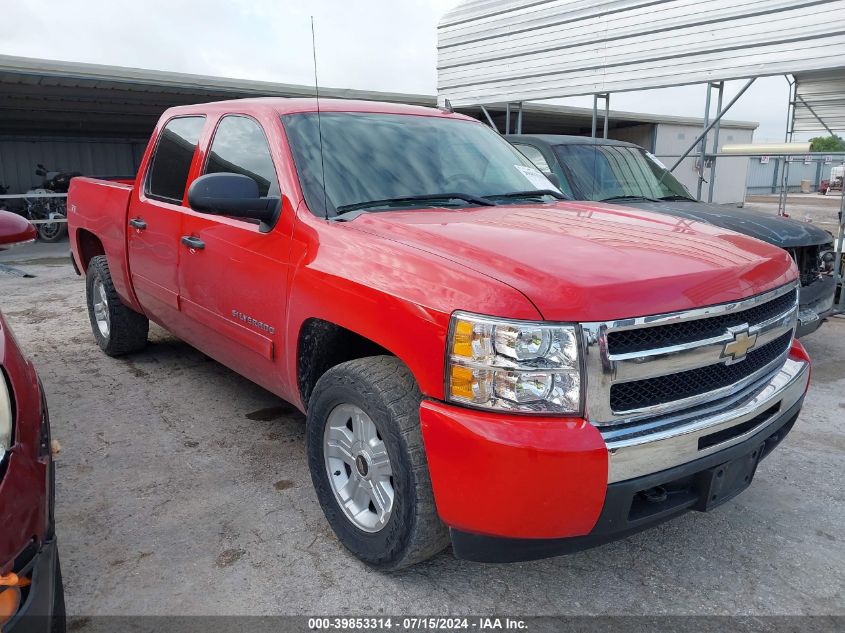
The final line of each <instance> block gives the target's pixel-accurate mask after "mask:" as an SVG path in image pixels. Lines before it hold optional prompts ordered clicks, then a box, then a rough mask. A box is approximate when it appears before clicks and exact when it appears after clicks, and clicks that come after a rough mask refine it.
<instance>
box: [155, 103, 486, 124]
mask: <svg viewBox="0 0 845 633" xmlns="http://www.w3.org/2000/svg"><path fill="white" fill-rule="evenodd" d="M319 109H320V111H321V112H372V113H379V114H409V115H416V116H436V117H447V118H456V119H465V120H467V121H476V119H473V118H472V117H468V116H464V115H463V114H456V113H451V112H447V111H444V110H438V109H437V108H427V107H424V106H415V105H406V104H402V103H387V102H384V101H360V100H355V99H320V108H319ZM267 111H271V112H275V113H276V114H279V115H284V114H294V113H297V112H316V111H317V99H314V98H293V99H289V98H285V97H258V98H250V99H231V100H228V101H212V102H209V103H198V104H192V105H184V106H176V107H173V108H169V109H168V110H167V111H166V113H165V114H167V115H168V116H172V115H173V114H211V113H221V112H240V113H243V114H249V113H257V112H267Z"/></svg>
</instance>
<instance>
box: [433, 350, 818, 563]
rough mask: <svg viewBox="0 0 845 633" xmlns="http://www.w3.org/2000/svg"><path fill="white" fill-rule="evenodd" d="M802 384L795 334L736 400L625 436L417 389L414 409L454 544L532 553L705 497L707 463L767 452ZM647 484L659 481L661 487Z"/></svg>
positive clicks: (488, 557)
mask: <svg viewBox="0 0 845 633" xmlns="http://www.w3.org/2000/svg"><path fill="white" fill-rule="evenodd" d="M808 384H809V363H808V362H807V359H806V355H805V354H804V352H803V349H802V348H801V347H800V344H797V343H796V344H795V346H794V347H793V353H792V354H791V355H790V358H789V359H788V360H787V361H786V363H785V365H784V366H783V368H782V369H781V370H780V371H779V372H777V374H776V375H774V376H772V377H770V378H769V379H768V382H766V383H765V384H764V385H762V386H760V387H758V388H755V389H754V391H753V393H750V394H747V395H746V396H745V397H743V399H742V400H739V401H736V402H732V403H731V405H730V406H728V407H727V408H725V407H722V408H715V407H714V410H708V409H707V408H706V407H702V408H701V410H700V412H699V413H698V414H693V415H687V416H686V418H685V419H683V420H682V421H681V422H680V423H677V424H674V425H672V426H670V427H667V428H661V429H658V430H656V431H653V432H649V433H647V434H636V433H633V434H629V435H628V436H626V435H625V433H619V432H611V433H608V432H605V434H604V435H602V433H601V432H599V430H598V429H597V428H596V427H594V426H593V425H591V424H589V423H588V422H587V421H586V420H582V419H561V418H532V417H526V416H521V417H520V416H504V415H500V414H491V413H486V412H478V411H470V410H467V409H461V408H459V407H452V406H449V405H446V404H443V403H439V402H432V401H426V402H424V403H423V405H422V407H421V410H420V421H421V425H422V430H423V438H424V441H425V445H426V453H427V456H428V461H429V470H430V473H431V480H432V487H433V489H434V496H435V502H436V504H437V509H438V512H439V514H440V517H441V519H442V520H443V521H444V522H445V523H446V525H448V526H449V528H450V530H451V534H452V545H453V549H454V552H455V555H456V556H458V557H459V558H467V559H470V560H480V561H502V562H504V561H515V560H529V559H534V558H541V557H544V556H551V555H556V554H562V553H566V552H570V551H576V550H580V549H584V548H586V547H592V546H594V545H598V544H601V543H605V542H607V541H610V540H613V539H616V538H620V537H624V536H626V535H628V534H631V533H634V532H637V531H639V530H642V529H645V528H647V527H649V526H651V525H655V524H657V523H660V522H662V521H665V520H667V519H669V518H672V517H674V516H677V515H678V514H681V513H683V512H686V511H688V510H691V509H701V510H706V509H709V508H710V507H713V506H714V505H715V504H714V503H713V502H712V501H713V500H710V501H708V502H706V503H705V501H704V499H709V496H710V495H709V494H708V493H709V492H710V491H711V489H712V487H713V485H714V484H713V481H712V478H713V476H714V475H713V472H714V471H712V469H714V468H715V467H717V466H719V465H724V464H726V463H727V462H730V461H732V460H734V459H737V458H739V457H741V456H744V455H750V454H752V453H754V452H756V453H757V454H758V455H760V457H762V456H763V455H766V454H768V453H769V452H770V451H771V450H772V449H773V448H774V446H775V445H777V443H779V442H780V441H781V440H782V439H783V437H784V436H785V435H786V433H787V432H788V430H789V429H790V428H791V427H792V425H793V424H794V422H795V419H796V418H797V416H798V412H799V411H800V409H801V405H802V403H803V399H804V394H805V392H806V389H807V386H808ZM758 459H759V458H758V457H757V456H755V457H754V460H755V461H754V466H755V467H756V460H758ZM752 474H753V470H752ZM749 482H750V480H749ZM743 487H744V486H742V485H740V486H739V487H738V488H736V490H735V491H734V494H735V493H736V492H739V490H741V489H742V488H743ZM656 488H660V489H661V490H664V491H668V492H667V494H666V498H665V499H663V498H662V497H663V495H662V493H661V494H655V493H654V492H653V490H652V489H656ZM730 496H732V495H729V496H728V497H726V498H725V499H720V501H724V500H727V498H729V497H730ZM655 499H657V500H656V501H655Z"/></svg>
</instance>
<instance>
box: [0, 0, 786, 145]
mask: <svg viewBox="0 0 845 633" xmlns="http://www.w3.org/2000/svg"><path fill="white" fill-rule="evenodd" d="M3 4H4V6H3V33H2V36H0V54H6V55H20V56H24V57H38V58H44V59H55V60H62V61H75V62H91V63H98V64H107V65H114V66H132V67H136V68H149V69H154V70H169V71H177V72H187V73H197V74H204V75H216V76H221V77H236V78H242V79H260V80H265V81H277V82H281V83H294V84H312V83H314V66H313V59H312V55H311V53H312V49H311V21H310V16H312V15H313V16H314V22H315V25H316V42H317V69H318V77H319V83H320V85H321V86H328V87H335V88H358V89H368V90H385V91H392V92H411V93H418V94H434V93H435V92H436V79H437V74H436V60H437V51H436V45H437V23H438V21H439V19H440V18H441V16H442V15H443V14H444V13H445V12H446V11H448V10H449V9H451V8H452V7H453V6H454V5H456V4H458V1H457V0H392V1H391V0H381V1H376V0H312V2H311V3H307V2H303V1H302V0H300V1H293V0H227V1H225V2H224V1H219V0H203V1H202V2H199V1H198V0H142V1H140V2H139V1H138V0H131V1H130V0H109V1H108V2H103V1H102V0H99V1H92V0H74V1H73V2H67V1H66V0H6V1H5V2H4V3H3ZM743 84H744V81H736V82H729V83H728V84H727V87H726V95H725V102H726V103H727V101H728V100H729V99H730V98H731V97H732V96H733V95H734V94H735V93H736V91H737V90H739V88H740V87H741V86H742V85H743ZM705 91H706V88H705V86H703V85H697V86H684V87H679V88H669V89H661V90H651V91H640V92H632V93H617V94H614V95H612V96H611V108H612V109H615V110H627V111H632V112H643V113H652V114H675V115H681V116H696V117H701V116H702V115H703V113H704V98H705ZM787 100H788V87H787V82H786V80H785V79H784V78H783V77H769V78H763V79H758V80H757V82H756V83H755V85H753V86H752V87H751V88H750V89H749V90H748V92H746V93H745V95H743V97H742V98H741V99H740V100H739V101H738V102H737V104H736V105H735V106H734V108H733V109H732V110H731V111H730V113H729V114H728V115H727V116H726V118H727V119H734V120H743V121H756V122H759V123H760V128H759V129H758V130H757V132H756V133H755V140H756V141H758V142H765V141H772V142H782V141H783V137H784V128H785V125H786V111H787ZM555 103H565V104H569V105H577V106H586V107H592V97H574V98H570V99H565V100H559V101H555ZM796 140H798V139H797V138H796Z"/></svg>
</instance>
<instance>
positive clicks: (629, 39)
mask: <svg viewBox="0 0 845 633" xmlns="http://www.w3.org/2000/svg"><path fill="white" fill-rule="evenodd" d="M843 15H845V0H828V1H826V2H820V1H818V0H814V1H813V0H746V1H742V2H737V1H736V0H708V1H707V2H702V1H701V0H662V1H661V0H471V1H469V2H464V3H462V4H460V5H458V6H457V7H456V8H455V9H453V10H452V11H450V12H449V13H447V14H446V15H445V16H444V17H443V19H442V20H441V22H440V24H439V26H438V29H437V33H438V47H437V49H438V50H437V69H438V90H437V93H438V99H439V100H440V101H441V102H442V101H443V100H444V99H446V98H449V99H450V100H451V102H452V103H453V104H454V105H456V106H459V105H473V104H486V103H495V102H505V101H511V102H516V101H530V100H536V99H551V98H556V97H567V96H575V95H585V94H594V93H597V92H619V91H623V90H642V89H646V88H660V87H667V86H677V85H681V84H693V83H704V82H706V81H717V80H722V79H736V78H742V77H751V76H762V75H773V74H783V73H795V72H800V71H811V70H820V69H828V68H836V67H840V68H841V67H842V66H843V65H845V64H843V62H842V60H843V58H845V30H843V29H842V28H841V26H842V22H843V20H842V17H841V16H843Z"/></svg>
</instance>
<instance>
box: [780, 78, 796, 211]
mask: <svg viewBox="0 0 845 633" xmlns="http://www.w3.org/2000/svg"><path fill="white" fill-rule="evenodd" d="M784 77H786V81H787V83H788V84H789V106H788V107H787V111H786V133H785V134H784V135H783V142H784V143H789V142H791V141H792V136H793V132H794V130H795V97H796V95H797V94H798V84H797V83H796V82H795V81H793V80H792V79H790V78H789V77H787V76H786V75H784ZM788 195H789V157H788V156H787V157H785V158H784V161H783V169H782V171H781V178H780V193H779V195H778V215H786V200H787V196H788Z"/></svg>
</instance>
